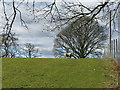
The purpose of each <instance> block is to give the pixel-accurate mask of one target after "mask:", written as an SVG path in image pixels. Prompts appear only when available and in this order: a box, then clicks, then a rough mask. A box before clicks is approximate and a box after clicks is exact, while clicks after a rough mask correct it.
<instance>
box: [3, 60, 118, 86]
mask: <svg viewBox="0 0 120 90" xmlns="http://www.w3.org/2000/svg"><path fill="white" fill-rule="evenodd" d="M2 64H3V67H2V69H3V72H2V73H3V76H2V77H3V82H2V84H3V88H21V87H23V88H107V87H109V85H110V84H111V83H113V82H117V78H116V77H117V76H116V75H117V72H115V71H113V70H112V68H114V66H113V65H112V62H111V60H108V59H49V58H46V59H45V58H44V59H39V58H37V59H35V58H34V59H28V58H27V59H25V58H4V59H3V61H2ZM114 80H116V81H114Z"/></svg>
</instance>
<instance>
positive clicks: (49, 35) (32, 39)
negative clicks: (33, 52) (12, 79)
mask: <svg viewBox="0 0 120 90" xmlns="http://www.w3.org/2000/svg"><path fill="white" fill-rule="evenodd" d="M29 1H31V0H29ZM35 1H40V2H41V1H49V2H50V1H53V0H35ZM57 1H59V2H60V1H61V0H57ZM67 1H82V2H84V3H86V4H90V3H91V5H95V4H96V3H95V2H98V1H99V2H100V1H105V0H84V1H83V0H67ZM7 9H8V11H7V12H8V13H12V12H11V11H10V8H9V6H8V7H7ZM19 9H20V10H21V11H22V18H23V19H24V20H25V21H27V25H28V27H29V30H27V29H26V28H24V27H22V26H21V25H20V20H19V15H18V16H17V18H16V20H15V23H14V26H13V32H15V33H16V34H17V36H18V37H19V44H20V45H21V46H23V45H24V44H25V43H33V44H35V46H36V47H37V48H39V50H40V52H41V53H42V57H44V58H53V57H54V56H53V52H52V49H53V44H54V43H53V42H54V38H55V35H56V32H57V31H56V32H50V31H46V30H44V28H45V27H44V26H46V24H47V23H46V22H45V21H44V20H41V21H40V22H33V21H32V20H33V16H30V14H31V13H30V12H28V11H26V10H25V7H24V6H21V7H19ZM2 10H3V9H2V5H1V4H0V16H2V15H3V12H2ZM26 12H27V13H26ZM0 22H2V24H1V25H0V28H2V26H3V25H4V20H3V19H2V17H0ZM1 31H2V29H0V32H1Z"/></svg>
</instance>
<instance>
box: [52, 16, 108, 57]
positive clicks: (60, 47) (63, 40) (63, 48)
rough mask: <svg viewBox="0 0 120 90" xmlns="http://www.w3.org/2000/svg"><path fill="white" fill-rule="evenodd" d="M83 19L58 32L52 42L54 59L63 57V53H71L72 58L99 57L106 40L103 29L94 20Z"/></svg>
mask: <svg viewBox="0 0 120 90" xmlns="http://www.w3.org/2000/svg"><path fill="white" fill-rule="evenodd" d="M89 19H90V18H89V17H86V16H85V17H83V18H80V19H79V20H77V21H76V22H73V23H71V24H70V25H68V26H67V27H66V28H65V29H63V30H62V31H60V32H59V34H58V35H57V36H56V39H55V42H54V50H53V51H54V55H55V57H58V58H61V57H63V54H64V52H67V53H68V52H72V57H73V58H86V57H90V56H100V55H101V54H102V52H101V49H103V46H104V44H103V42H104V41H105V40H106V39H107V35H106V34H105V33H104V28H103V27H102V26H100V25H99V23H98V22H97V21H96V20H91V21H90V22H89V24H86V22H88V21H89Z"/></svg>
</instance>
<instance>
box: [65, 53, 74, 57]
mask: <svg viewBox="0 0 120 90" xmlns="http://www.w3.org/2000/svg"><path fill="white" fill-rule="evenodd" d="M64 56H65V58H67V57H68V58H71V57H72V53H66V52H65V53H64Z"/></svg>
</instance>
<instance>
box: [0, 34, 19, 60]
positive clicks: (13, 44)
mask: <svg viewBox="0 0 120 90" xmlns="http://www.w3.org/2000/svg"><path fill="white" fill-rule="evenodd" d="M0 36H1V38H2V39H1V44H0V48H1V57H3V58H5V57H10V58H13V57H16V54H17V51H18V50H17V47H18V44H17V41H18V38H17V37H16V36H15V33H13V34H11V33H10V34H9V37H8V34H4V33H3V34H1V35H0Z"/></svg>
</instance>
